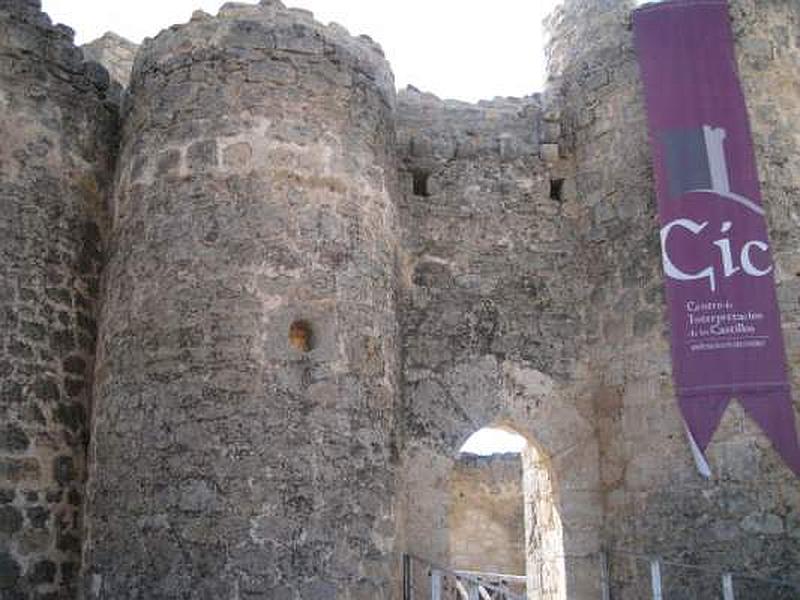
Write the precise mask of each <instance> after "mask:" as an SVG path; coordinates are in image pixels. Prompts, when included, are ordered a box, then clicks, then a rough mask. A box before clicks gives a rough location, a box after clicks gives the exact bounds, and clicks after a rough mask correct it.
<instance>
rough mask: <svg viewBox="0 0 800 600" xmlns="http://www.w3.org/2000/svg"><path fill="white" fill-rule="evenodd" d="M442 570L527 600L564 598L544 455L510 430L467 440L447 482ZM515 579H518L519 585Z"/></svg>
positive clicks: (487, 431) (560, 541)
mask: <svg viewBox="0 0 800 600" xmlns="http://www.w3.org/2000/svg"><path fill="white" fill-rule="evenodd" d="M448 530H449V542H450V548H449V550H450V563H451V565H452V567H453V568H454V569H456V570H458V571H468V572H471V573H475V574H477V575H479V576H481V577H483V578H485V579H487V580H489V581H492V580H494V581H498V582H504V583H505V584H506V585H508V586H509V588H510V589H512V590H516V591H518V592H519V593H525V590H527V597H528V598H530V599H531V600H534V599H535V600H562V599H565V598H566V572H565V564H564V538H563V530H562V524H561V516H560V513H559V509H558V503H557V500H556V497H555V491H554V487H553V478H552V476H551V474H550V468H549V466H548V464H547V460H546V458H545V456H544V455H543V454H542V453H541V452H540V451H539V450H538V449H537V448H536V446H535V444H532V443H530V442H529V441H528V440H527V439H526V438H525V437H523V436H521V435H520V434H519V433H517V432H516V431H514V430H513V429H512V428H510V427H507V426H505V427H503V426H499V427H498V426H493V427H485V428H482V429H479V430H478V431H476V432H475V433H473V434H472V435H471V436H470V437H469V438H468V439H467V441H466V442H465V443H464V445H463V446H462V447H461V448H460V451H459V454H458V457H457V459H456V461H455V462H454V465H453V471H452V474H451V476H450V498H449V507H448ZM515 576H523V577H526V584H525V585H519V583H520V582H519V580H518V579H517V578H516V577H515Z"/></svg>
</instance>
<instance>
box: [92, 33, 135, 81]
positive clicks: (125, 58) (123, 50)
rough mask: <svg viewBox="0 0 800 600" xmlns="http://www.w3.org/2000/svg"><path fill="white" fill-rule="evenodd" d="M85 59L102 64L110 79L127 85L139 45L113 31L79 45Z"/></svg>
mask: <svg viewBox="0 0 800 600" xmlns="http://www.w3.org/2000/svg"><path fill="white" fill-rule="evenodd" d="M81 50H83V55H84V57H85V58H86V60H91V61H94V62H97V63H100V64H101V65H103V66H104V67H105V68H106V69H107V70H108V73H109V75H110V76H111V79H112V80H114V81H116V82H118V83H119V84H120V85H121V86H122V87H123V88H126V87H128V84H129V83H130V79H131V69H133V61H134V60H135V59H136V52H137V51H138V50H139V45H138V44H134V43H133V42H131V41H130V40H126V39H125V38H124V37H122V36H120V35H117V34H116V33H113V32H110V31H109V32H108V33H105V34H103V35H102V36H101V37H99V38H97V39H96V40H94V41H92V42H89V43H88V44H84V45H83V46H81Z"/></svg>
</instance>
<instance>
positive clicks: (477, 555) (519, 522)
mask: <svg viewBox="0 0 800 600" xmlns="http://www.w3.org/2000/svg"><path fill="white" fill-rule="evenodd" d="M448 529H449V531H450V564H451V565H452V566H453V567H455V568H457V569H464V570H467V571H482V572H484V573H502V574H508V575H524V574H525V515H524V501H523V496H522V458H521V457H520V455H519V454H497V455H493V456H488V457H484V456H475V455H469V454H462V455H461V456H460V457H459V459H458V461H457V462H456V465H455V468H454V469H453V474H452V476H451V479H450V504H449V509H448Z"/></svg>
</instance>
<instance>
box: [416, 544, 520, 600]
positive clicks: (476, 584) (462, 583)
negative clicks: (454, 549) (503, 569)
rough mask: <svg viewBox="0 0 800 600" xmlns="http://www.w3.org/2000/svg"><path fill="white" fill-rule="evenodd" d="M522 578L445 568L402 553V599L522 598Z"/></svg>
mask: <svg viewBox="0 0 800 600" xmlns="http://www.w3.org/2000/svg"><path fill="white" fill-rule="evenodd" d="M525 581H526V580H525V577H524V576H523V575H506V574H503V573H483V572H477V571H461V570H457V569H448V568H447V567H442V566H439V565H436V564H434V563H432V562H431V561H428V560H425V559H423V558H419V557H417V556H413V555H410V554H405V555H403V600H428V599H430V600H526V598H527V596H526V593H525Z"/></svg>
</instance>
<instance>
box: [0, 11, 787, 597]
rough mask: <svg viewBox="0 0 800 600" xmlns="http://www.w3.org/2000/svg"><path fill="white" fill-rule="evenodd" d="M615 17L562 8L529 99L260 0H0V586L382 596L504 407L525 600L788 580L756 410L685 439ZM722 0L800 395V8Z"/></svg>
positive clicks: (778, 502)
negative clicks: (482, 95) (436, 88)
mask: <svg viewBox="0 0 800 600" xmlns="http://www.w3.org/2000/svg"><path fill="white" fill-rule="evenodd" d="M489 9H490V8H487V10H489ZM632 9H633V2H632V1H631V0H564V2H563V3H562V5H561V6H560V7H559V8H558V9H556V11H555V12H554V13H553V14H552V15H551V17H550V18H549V20H548V29H549V34H550V42H549V45H548V48H547V57H548V63H549V82H548V85H547V88H546V89H545V90H544V91H543V92H542V93H541V94H533V95H531V96H529V97H526V98H497V99H495V100H492V101H483V102H479V103H477V104H468V103H463V102H457V101H442V100H440V99H438V98H436V97H435V96H433V95H430V94H426V93H423V92H420V91H418V90H416V89H413V88H409V89H407V90H404V91H401V92H399V93H397V92H396V91H395V85H394V80H393V76H392V72H391V70H390V67H389V64H388V62H387V60H386V58H385V57H384V56H383V53H382V51H381V49H380V47H379V46H378V45H377V44H376V43H375V42H374V41H372V40H371V39H369V38H368V37H366V36H359V37H354V36H351V35H350V34H349V33H348V32H347V31H346V30H345V29H344V28H343V27H341V26H339V25H336V24H330V25H327V26H325V25H322V24H320V23H318V22H316V21H315V20H314V18H313V15H312V14H311V13H309V12H307V11H303V10H300V9H291V8H286V7H284V6H283V5H282V4H281V3H280V1H279V0H262V1H261V2H260V3H259V4H244V3H229V4H226V5H225V6H223V8H222V9H221V10H220V11H219V14H218V15H216V16H211V15H208V14H205V13H202V12H197V13H195V15H194V16H193V17H192V19H191V21H190V22H188V23H186V24H183V25H177V26H173V27H170V28H169V29H166V30H164V31H162V32H161V33H160V34H159V35H158V36H157V37H155V38H154V39H148V40H146V41H145V42H144V44H143V45H142V46H141V47H139V48H137V47H136V46H135V45H132V44H130V43H129V42H126V41H125V40H122V39H121V38H118V37H116V36H113V35H107V36H105V37H104V38H101V40H98V41H97V42H93V43H92V44H89V45H88V46H87V47H85V48H84V49H81V48H78V47H76V46H75V45H74V43H73V33H72V31H71V30H70V29H69V28H68V27H65V26H63V25H55V26H54V25H53V24H52V23H51V22H50V19H49V18H48V17H47V16H46V15H45V14H44V13H43V12H42V11H41V7H40V4H39V0H0V132H1V133H2V138H0V140H1V141H0V212H1V214H2V219H0V331H2V332H3V336H2V342H1V345H0V408H1V409H2V419H1V420H0V541H2V544H0V598H2V599H3V600H22V599H41V600H45V599H49V600H61V599H63V600H74V599H75V598H85V599H87V600H89V599H104V600H122V599H178V598H181V599H192V600H195V599H197V600H200V599H203V600H205V599H209V600H211V599H225V600H234V599H236V600H247V599H262V598H263V599H274V600H325V599H338V600H381V599H383V600H389V599H398V600H399V599H400V598H401V597H402V577H401V570H402V556H403V554H404V553H408V554H413V555H414V556H418V557H423V558H425V559H426V560H429V561H431V563H433V564H439V565H445V566H446V565H448V564H450V563H451V560H452V559H453V557H454V555H455V552H454V550H453V548H452V544H451V540H452V539H453V535H454V534H453V531H451V529H453V528H454V525H453V523H454V522H455V521H454V520H453V513H452V511H451V510H450V508H451V506H450V505H449V504H448V502H449V501H448V498H449V494H451V491H452V490H451V487H452V485H454V484H453V482H454V481H456V480H457V478H455V479H454V475H453V473H454V472H455V471H456V470H457V464H456V463H457V457H458V450H459V448H460V447H461V445H462V444H463V442H464V440H465V439H466V438H467V437H468V436H469V435H470V434H472V433H473V432H475V431H476V430H478V429H480V428H482V427H484V426H488V425H499V426H502V427H505V428H507V429H511V430H513V431H516V432H518V433H519V434H521V435H523V436H524V437H525V438H526V439H527V440H528V442H529V447H528V448H527V449H526V451H525V452H524V453H523V455H522V459H521V468H522V470H523V471H524V476H523V483H522V488H524V489H523V492H522V493H523V494H524V507H522V511H521V512H524V513H525V515H526V519H525V520H526V531H525V543H524V544H523V546H524V547H523V548H522V550H521V551H522V552H524V555H525V556H524V557H522V559H521V563H520V564H524V565H525V570H526V573H527V577H528V594H529V597H530V598H531V599H534V598H536V599H542V600H560V599H564V598H570V599H573V598H575V599H579V600H584V599H587V600H588V599H593V598H601V597H602V596H601V585H602V583H603V582H602V581H601V580H602V578H601V571H602V569H603V565H602V564H601V562H602V561H607V564H606V565H605V567H607V569H606V571H607V581H606V584H607V585H609V586H610V590H611V595H612V596H611V597H612V598H615V599H625V600H627V599H631V600H634V599H641V598H646V597H649V596H648V594H649V589H650V587H649V586H650V582H649V580H648V578H647V576H646V575H647V574H645V573H644V570H646V568H647V567H646V565H645V566H642V564H641V563H639V562H637V560H636V556H655V555H658V556H663V557H667V558H671V559H672V560H673V561H675V562H681V563H685V564H689V565H696V566H699V567H703V568H709V569H712V570H713V569H714V568H717V567H719V568H721V569H723V570H728V571H730V572H735V573H740V574H744V575H751V576H753V577H761V578H770V579H773V580H781V581H784V582H786V581H789V582H791V581H794V582H795V583H799V582H800V580H798V578H797V566H798V564H800V483H799V482H798V480H797V478H795V477H794V475H792V473H791V471H790V470H789V469H788V468H787V467H786V466H785V465H784V464H783V462H781V460H780V458H779V457H778V455H777V454H776V453H775V451H774V450H773V449H772V447H771V446H770V443H769V441H768V440H767V439H766V438H765V437H764V436H763V434H762V433H761V432H760V430H759V429H758V428H757V426H756V425H755V424H754V423H752V422H751V421H750V420H749V419H748V418H747V417H746V416H745V414H744V412H743V411H742V409H741V408H739V407H738V405H736V404H735V403H734V404H733V405H732V406H731V407H730V408H729V410H728V411H727V413H726V414H725V417H724V419H723V422H722V425H721V427H720V429H719V431H718V432H717V434H716V436H715V438H714V441H713V443H712V445H711V447H710V449H709V451H708V456H709V462H710V464H711V467H712V470H713V474H712V477H711V479H709V480H705V479H703V478H701V477H700V476H699V475H698V474H697V471H696V469H695V467H694V463H693V459H692V454H691V452H690V450H689V447H688V445H687V443H686V437H685V433H684V425H683V421H682V419H681V416H680V413H679V411H678V408H677V405H676V402H675V394H674V390H673V384H672V378H671V366H670V354H669V341H668V338H667V337H666V333H665V332H666V327H667V326H666V322H665V317H664V297H663V281H662V272H661V262H660V252H659V245H658V244H659V239H658V227H657V223H656V218H655V215H656V202H655V195H654V187H653V177H652V169H651V158H650V151H649V147H648V143H647V142H648V137H647V127H646V122H645V112H644V105H643V92H642V90H641V84H640V75H639V70H638V66H637V63H636V57H635V55H634V52H633V48H632V34H631V31H630V13H631V10H632ZM730 11H731V19H732V23H733V28H734V33H735V37H736V44H737V56H738V69H739V73H740V76H741V80H742V85H743V86H744V89H745V93H746V96H747V103H748V108H749V111H750V117H751V121H752V127H753V135H754V141H755V144H756V153H757V159H758V166H759V169H760V179H761V184H762V188H763V191H764V197H765V207H766V211H767V220H768V224H769V229H770V236H771V244H772V250H773V254H774V258H775V261H776V278H777V285H778V296H779V303H780V311H781V315H782V320H783V326H784V337H785V341H786V346H787V353H788V357H789V363H790V369H791V381H792V383H793V386H794V390H795V394H796V396H797V394H800V328H799V327H798V325H800V204H799V202H800V200H798V198H800V151H799V150H800V148H799V146H800V3H798V2H797V1H796V0H731V2H730ZM534 26H535V24H532V28H533V27H534ZM99 63H102V65H103V66H101V64H99ZM131 63H132V64H131ZM129 75H130V80H129V81H128V76H129ZM796 408H797V405H796ZM462 468H463V467H462ZM702 573H706V571H703V572H702ZM718 585H719V581H718V578H716V577H715V576H706V575H698V574H697V573H695V572H691V571H683V570H679V569H674V570H672V571H669V570H667V571H666V575H665V587H666V588H667V589H669V590H671V591H670V594H669V595H668V596H667V597H669V598H717V597H719V591H718ZM737 585H738V586H739V587H738V588H737V591H738V595H737V598H739V597H743V598H787V599H788V598H796V597H797V594H798V593H799V592H798V591H797V588H793V587H791V586H790V585H783V586H782V585H770V584H768V583H767V582H765V581H764V580H763V579H762V580H756V579H753V580H744V579H743V580H741V581H739V582H738V583H737Z"/></svg>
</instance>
